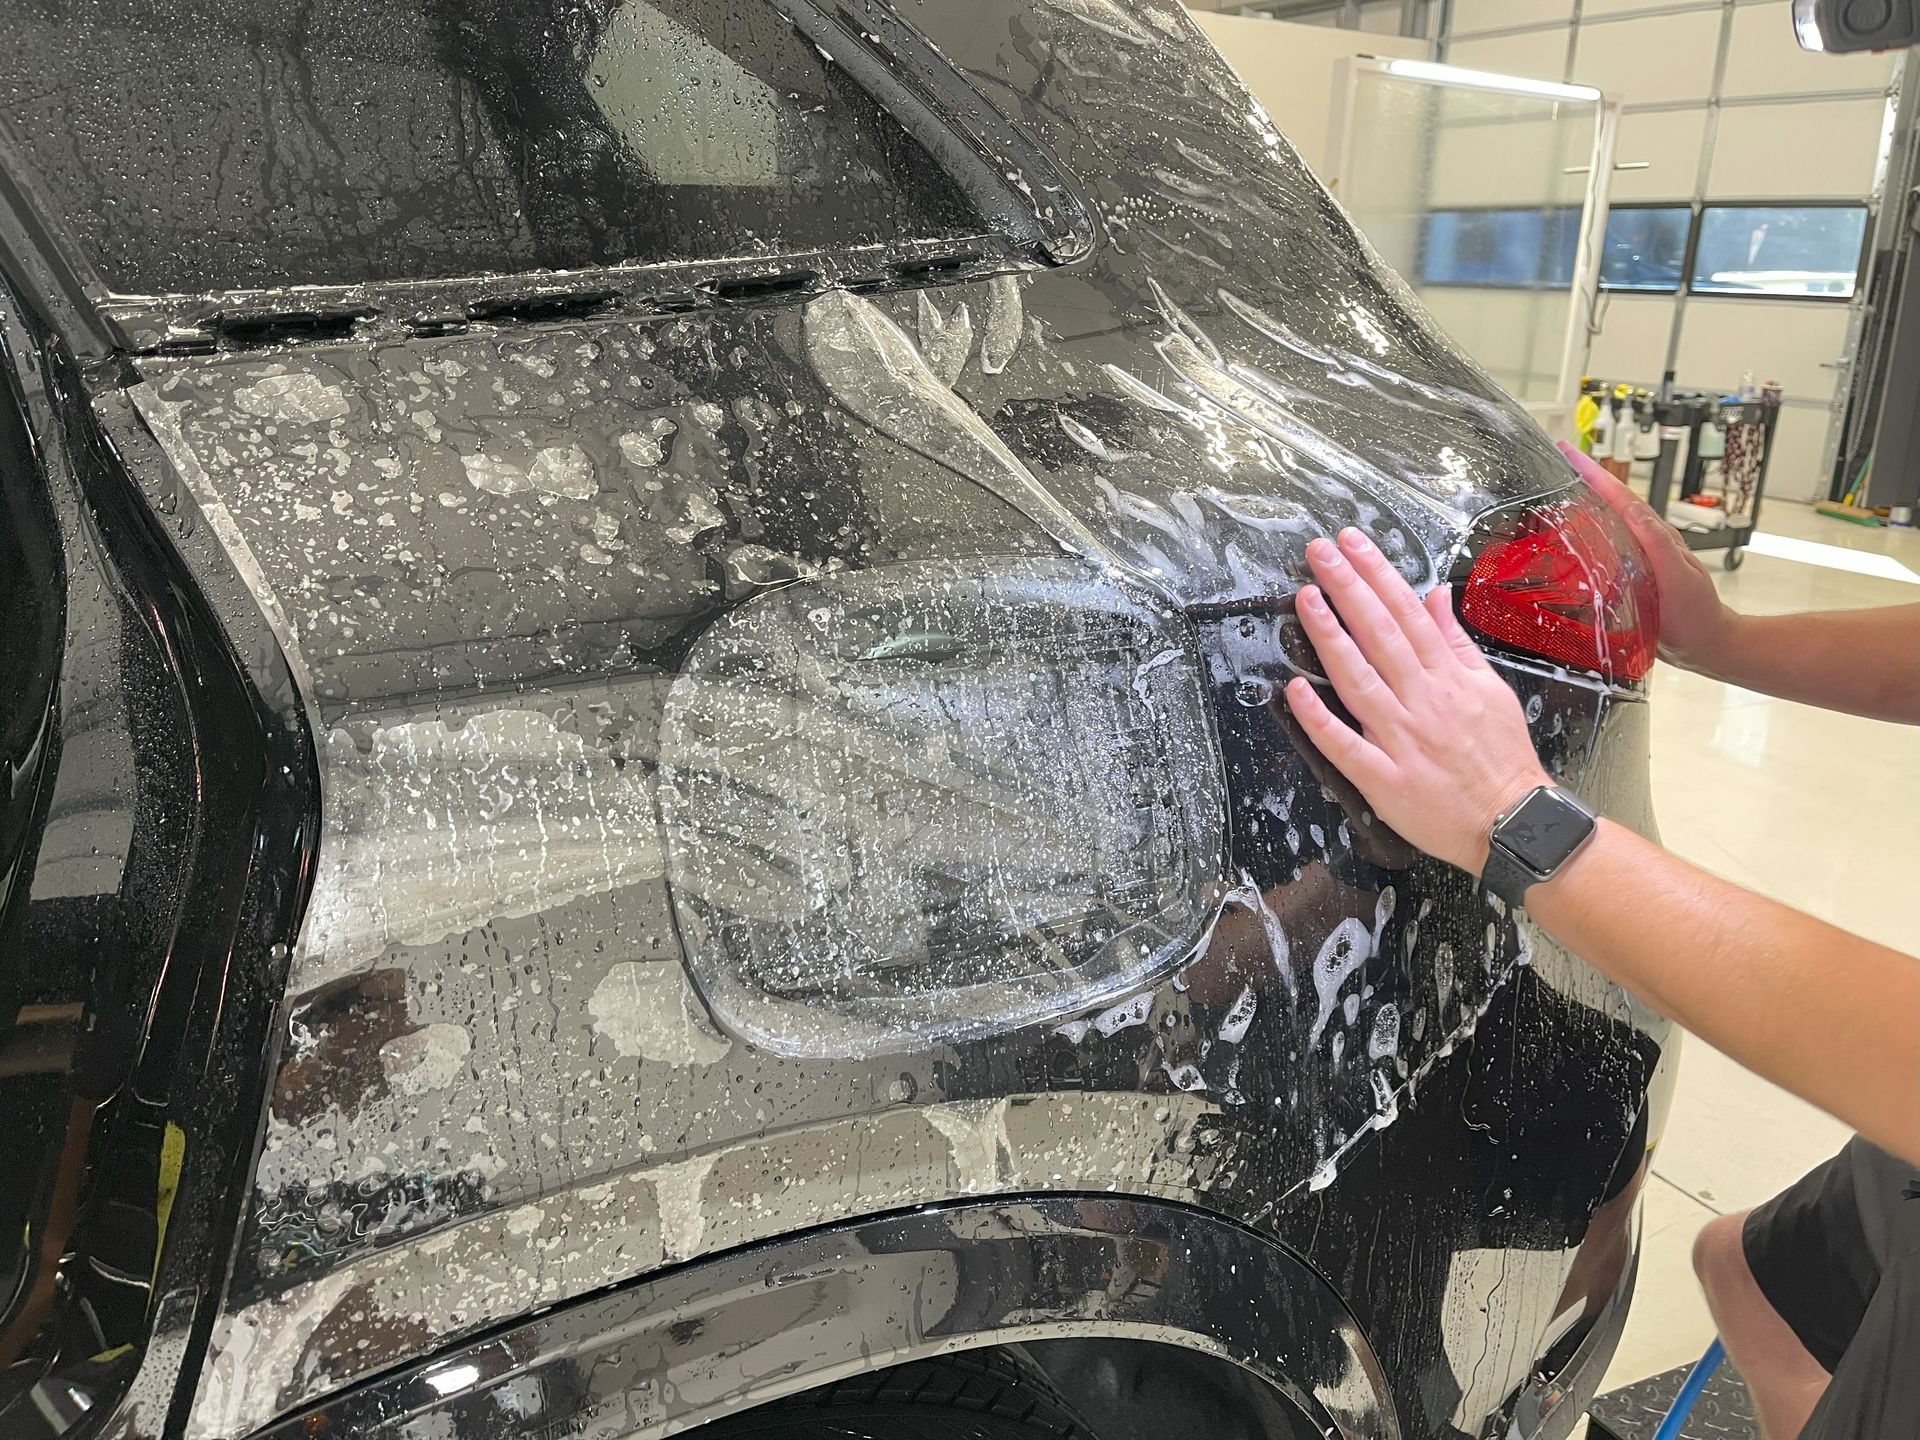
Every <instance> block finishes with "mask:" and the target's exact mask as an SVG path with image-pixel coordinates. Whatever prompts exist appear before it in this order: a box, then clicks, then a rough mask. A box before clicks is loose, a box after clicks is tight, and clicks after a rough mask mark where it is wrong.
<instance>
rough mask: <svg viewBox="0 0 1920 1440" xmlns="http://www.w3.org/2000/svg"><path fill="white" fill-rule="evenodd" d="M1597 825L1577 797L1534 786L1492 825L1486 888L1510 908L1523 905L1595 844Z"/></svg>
mask: <svg viewBox="0 0 1920 1440" xmlns="http://www.w3.org/2000/svg"><path fill="white" fill-rule="evenodd" d="M1598 822H1599V817H1598V816H1596V815H1595V814H1594V813H1593V811H1591V810H1589V809H1588V808H1587V807H1586V806H1585V805H1583V804H1581V803H1580V798H1579V797H1578V796H1577V795H1575V794H1574V793H1573V792H1572V791H1570V790H1562V789H1559V788H1558V787H1557V786H1553V785H1539V786H1535V787H1534V788H1533V789H1532V790H1529V791H1528V792H1527V793H1526V794H1525V795H1524V796H1522V797H1521V799H1520V803H1519V804H1517V805H1515V806H1514V807H1513V808H1512V809H1511V810H1509V811H1507V813H1506V814H1504V815H1502V816H1501V817H1500V818H1499V819H1498V820H1496V821H1494V822H1493V833H1492V835H1491V836H1489V837H1488V845H1487V868H1486V869H1485V870H1484V871H1482V872H1481V875H1480V883H1481V885H1483V886H1484V887H1485V888H1486V889H1487V891H1488V892H1489V893H1491V894H1494V895H1498V896H1499V897H1500V898H1501V899H1502V900H1504V901H1506V902H1507V904H1509V905H1524V904H1525V903H1526V900H1527V891H1528V890H1530V889H1531V888H1532V887H1533V886H1535V885H1538V884H1539V883H1540V882H1541V881H1542V880H1551V879H1552V878H1553V877H1554V876H1555V875H1556V874H1558V873H1559V872H1560V869H1561V867H1563V866H1564V865H1565V864H1566V863H1567V862H1568V861H1569V860H1571V859H1572V858H1573V857H1574V856H1575V855H1577V854H1578V853H1579V852H1580V847H1581V846H1583V845H1585V844H1586V843H1587V842H1588V841H1589V840H1591V839H1593V832H1594V828H1595V826H1596V825H1597V824H1598Z"/></svg>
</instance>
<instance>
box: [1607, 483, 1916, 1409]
mask: <svg viewBox="0 0 1920 1440" xmlns="http://www.w3.org/2000/svg"><path fill="white" fill-rule="evenodd" d="M1762 519H1763V524H1762V526H1761V529H1762V530H1763V531H1765V532H1767V534H1765V535H1762V536H1761V537H1759V538H1758V541H1757V544H1758V545H1761V546H1764V547H1765V550H1766V551H1768V552H1772V553H1761V552H1760V551H1759V550H1758V549H1756V551H1755V552H1754V553H1752V554H1750V555H1749V556H1748V558H1747V560H1746V563H1745V564H1744V565H1743V566H1742V567H1741V568H1740V569H1739V570H1737V571H1735V572H1733V573H1732V574H1725V573H1723V572H1722V571H1721V570H1720V568H1719V564H1718V559H1717V557H1710V559H1711V560H1712V565H1711V568H1712V569H1713V571H1714V574H1715V575H1716V576H1717V577H1718V580H1719V585H1720V593H1721V594H1722V595H1723V596H1724V597H1725V598H1726V600H1727V601H1728V603H1729V604H1731V605H1733V606H1734V607H1735V608H1736V609H1739V610H1743V611H1749V612H1755V613H1764V614H1778V613H1784V612H1788V611H1796V610H1816V609H1818V610H1826V609H1851V608H1856V607H1863V606H1869V605H1898V604H1909V603H1912V602H1915V601H1920V531H1915V530H1909V529H1900V530H1890V529H1881V530H1868V529H1864V528H1862V527H1859V526H1854V525H1849V524H1847V523H1845V522H1844V521H1839V520H1832V519H1829V518H1827V517H1825V516H1821V515H1817V514H1815V513H1814V512H1813V511H1812V510H1811V509H1808V508H1805V507H1802V506H1797V505H1788V504H1774V505H1772V506H1769V507H1768V508H1767V509H1766V510H1765V511H1764V512H1763V516H1762ZM1769 537H1773V538H1769ZM1808 542H1811V544H1809V543H1808ZM1860 568H1866V569H1869V570H1874V571H1878V572H1880V573H1878V574H1862V573H1859V569H1860ZM1902 663H1906V664H1916V663H1920V656H1907V657H1904V659H1903V661H1902ZM1653 787H1654V802H1655V809H1656V812H1657V814H1658V817H1659V823H1660V830H1661V838H1662V839H1663V840H1664V841H1665V842H1666V843H1667V844H1668V845H1669V846H1670V847H1671V848H1673V849H1674V850H1675V851H1677V852H1678V853H1679V854H1681V855H1684V856H1686V857H1687V858H1688V859H1689V860H1692V861H1693V862H1694V863H1696V864H1698V865H1701V866H1703V867H1705V868H1706V869H1709V870H1712V871H1715V872H1716V873H1718V874H1720V875H1724V876H1726V877H1727V878H1728V879H1730V880H1735V881H1738V882H1739V883H1741V884H1743V885H1747V886H1749V887H1751V888H1753V889H1755V890H1758V891H1760V892H1761V893H1763V894H1766V895H1771V896H1773V897H1774V898H1775V899H1777V900H1781V901H1784V902H1785V903H1787V904H1789V905H1794V906H1797V907H1798V908H1800V909H1802V910H1806V911H1809V912H1811V913H1812V914H1814V915H1818V916H1820V917H1821V918H1823V919H1825V920H1829V921H1831V922H1833V923H1834V924H1836V925H1841V926H1844V927H1846V928H1847V929H1849V930H1853V931H1856V932H1858V933H1860V934H1863V935H1867V936H1870V937H1872V938H1873V939H1875V940H1878V941H1880V942H1882V943H1883V944H1887V945H1892V946H1895V947H1896V948H1898V949H1901V950H1904V951H1906V952H1908V953H1909V954H1920V905H1917V904H1916V903H1915V889H1914V877H1915V876H1916V875H1920V728H1911V727H1902V726H1895V725H1888V724H1882V723H1879V722H1875V721H1872V720H1859V719H1855V718H1852V717H1850V716H1842V715H1833V714H1828V713H1825V712H1822V711H1819V710H1814V709H1811V708H1809V707H1806V706H1803V705H1793V704H1788V703H1786V702H1784V701H1780V700H1772V699H1769V698H1767V697H1765V696H1762V695H1755V694H1752V693H1751V692H1749V691H1745V690H1739V689H1736V688H1734V687H1732V686H1729V685H1722V684H1719V683H1717V682H1715V681H1711V680H1703V679H1701V678H1699V677H1698V676H1695V675H1689V674H1686V673H1683V672H1680V671H1676V670H1673V669H1671V668H1669V667H1667V666H1664V665H1663V666H1661V667H1660V670H1659V672H1658V674H1657V676H1656V679H1655V688H1654V693H1653ZM1846 1136H1847V1131H1846V1130H1845V1128H1844V1127H1843V1126H1841V1125H1840V1124H1839V1123H1838V1122H1836V1121H1834V1120H1831V1119H1829V1118H1828V1117H1827V1116H1825V1115H1823V1114H1821V1113H1820V1112H1819V1111H1817V1110H1815V1109H1813V1108H1812V1107H1811V1106H1809V1105H1806V1104H1804V1103H1802V1102H1801V1101H1799V1100H1796V1099H1794V1098H1793V1097H1792V1096H1790V1095H1788V1094H1786V1093H1785V1092H1784V1091H1781V1090H1779V1089H1776V1088H1775V1087H1773V1086H1772V1085H1769V1084H1767V1083H1766V1082H1765V1081H1763V1080H1761V1079H1759V1078H1757V1077H1756V1076H1754V1075H1752V1074H1750V1073H1749V1072H1747V1071H1745V1070H1743V1069H1741V1067H1739V1066H1738V1065H1735V1064H1734V1063H1733V1062H1732V1061H1730V1060H1727V1059H1724V1058H1723V1057H1721V1056H1720V1055H1718V1054H1716V1053H1715V1052H1714V1051H1712V1050H1709V1049H1708V1048H1707V1047H1706V1046H1705V1045H1702V1044H1700V1043H1699V1042H1697V1041H1695V1042H1690V1043H1688V1045H1687V1046H1686V1048H1685V1050H1684V1051H1683V1054H1682V1058H1681V1062H1680V1076H1679V1089H1678V1094H1677V1098H1676V1101H1675V1105H1674V1111H1673V1118H1672V1122H1671V1124H1670V1126H1669V1128H1668V1130H1667V1134H1666V1138H1665V1140H1664V1142H1663V1143H1662V1144H1661V1146H1660V1149H1659V1151H1658V1153H1657V1154H1656V1155H1655V1157H1654V1164H1653V1177H1652V1179H1651V1180H1650V1181H1649V1184H1648V1190H1647V1201H1646V1211H1645V1217H1644V1225H1645V1229H1644V1232H1643V1237H1644V1238H1643V1258H1642V1261H1641V1269H1640V1285H1639V1292H1638V1295H1637V1298H1636V1299H1635V1301H1634V1308H1633V1312H1632V1314H1631V1317H1630V1318H1629V1320H1628V1324H1627V1331H1626V1335H1625V1338H1624V1339H1623V1341H1622V1343H1621V1346H1620V1350H1619V1353H1618V1355H1617V1356H1616V1358H1615V1360H1614V1363H1613V1368H1612V1370H1611V1371H1610V1372H1609V1374H1608V1377H1607V1381H1606V1385H1605V1388H1608V1389H1611V1388H1613V1387H1614V1386H1617V1385H1622V1384H1625V1383H1627V1382H1628V1381H1631V1380H1635V1379H1638V1378H1640V1377H1642V1376H1645V1375H1650V1374H1653V1373H1656V1372H1658V1371H1661V1370H1667V1369H1671V1368H1672V1367H1674V1366H1676V1365H1681V1364H1685V1363H1687V1362H1689V1361H1691V1360H1693V1359H1696V1358H1698V1356H1699V1355H1700V1353H1701V1352H1702V1351H1703V1350H1704V1349H1705V1348H1706V1346H1707V1343H1708V1341H1709V1340H1711V1339H1712V1338H1713V1329H1712V1325H1711V1323H1710V1321H1709V1320H1708V1318H1707V1311H1706V1306H1705V1304H1704V1302H1703V1301H1702V1300H1701V1298H1700V1293H1699V1290H1698V1288H1697V1287H1696V1285H1695V1284H1694V1278H1693V1271H1692V1267H1691V1261H1690V1252H1691V1248H1692V1244H1693V1237H1694V1234H1695V1232H1697V1231H1698V1230H1699V1229H1700V1227H1701V1226H1702V1225H1703V1224H1705V1223H1706V1222H1707V1220H1709V1219H1710V1218H1711V1217H1712V1216H1714V1215H1716V1214H1725V1213H1728V1212H1731V1211H1737V1210H1742V1209H1745V1208H1747V1207H1748V1206H1751V1205H1754V1204H1756V1203H1757V1202H1759V1201H1761V1200H1763V1199H1765V1198H1766V1197H1767V1196H1769V1195H1771V1194H1773V1193H1774V1192H1775V1191H1777V1190H1779V1189H1780V1188H1781V1187H1783V1186H1785V1185H1786V1184H1788V1183H1790V1182H1791V1181H1793V1180H1795V1179H1798V1178H1799V1176H1800V1175H1801V1174H1802V1173H1804V1172H1805V1171H1806V1170H1807V1169H1809V1168H1811V1167H1812V1166H1813V1165H1815V1164H1817V1163H1819V1162H1820V1161H1821V1160H1824V1159H1825V1158H1827V1156H1829V1155H1831V1154H1832V1153H1833V1152H1834V1151H1836V1150H1837V1149H1839V1147H1840V1145H1841V1144H1842V1143H1843V1142H1844V1140H1845V1139H1846Z"/></svg>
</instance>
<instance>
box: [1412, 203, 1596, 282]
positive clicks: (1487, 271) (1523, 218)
mask: <svg viewBox="0 0 1920 1440" xmlns="http://www.w3.org/2000/svg"><path fill="white" fill-rule="evenodd" d="M1423 242H1424V243H1423V244H1422V247H1421V257H1420V279H1421V283H1422V284H1426V285H1499V286H1514V287H1521V288H1527V289H1534V288H1542V287H1552V286H1560V285H1570V284H1572V283H1573V262H1574V256H1575V254H1576V252H1577V251H1578V249H1579V242H1580V212H1579V211H1577V210H1569V209H1565V208H1562V207H1558V206H1556V207H1553V208H1550V209H1544V210H1436V211H1434V212H1433V213H1432V214H1430V215H1428V216H1427V219H1426V231H1425V235H1424V237H1423Z"/></svg>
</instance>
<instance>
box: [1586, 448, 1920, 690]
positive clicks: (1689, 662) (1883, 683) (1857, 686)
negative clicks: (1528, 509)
mask: <svg viewBox="0 0 1920 1440" xmlns="http://www.w3.org/2000/svg"><path fill="white" fill-rule="evenodd" d="M1560 449H1561V452H1562V453H1563V454H1564V455H1566V457H1567V462H1568V463H1569V464H1570V465H1572V466H1573V468H1574V469H1575V470H1576V471H1577V472H1579V475H1580V478H1581V479H1582V480H1584V481H1585V482H1586V484H1587V487H1588V488H1589V489H1591V490H1592V491H1593V493H1594V494H1595V495H1596V496H1597V497H1599V499H1601V500H1602V501H1604V502H1605V503H1606V505H1607V507H1608V508H1609V509H1611V510H1612V511H1613V512H1614V513H1615V514H1616V515H1618V516H1619V517H1620V518H1621V520H1622V521H1624V522H1625V523H1626V526H1627V528H1628V529H1629V530H1631V531H1632V532H1633V535H1634V538H1635V539H1637V540H1638V541H1639V542H1640V544H1641V547H1642V548H1643V549H1644V550H1645V551H1646V552H1647V559H1648V561H1649V563H1651V565H1652V566H1653V575H1654V581H1655V584H1656V586H1657V587H1658V589H1659V591H1660V658H1661V659H1663V660H1666V661H1667V662H1669V663H1670V664H1674V665H1678V666H1680V667H1682V668H1683V669H1687V670H1693V671H1697V672H1698V673H1700V674H1702V675H1708V676H1711V677H1712V678H1713V679H1715V680H1724V681H1726V682H1727V683H1728V684H1730V685H1738V686H1740V687H1741V688H1742V689H1743V690H1758V691H1761V692H1762V693H1764V694H1768V695H1777V696H1779V697H1780V698H1781V699H1783V700H1798V701H1800V702H1801V703H1802V704H1806V705H1818V706H1820V707H1821V708H1823V709H1827V710H1845V711H1847V712H1849V713H1850V714H1854V715H1866V716H1870V717H1872V718H1873V719H1876V720H1898V721H1902V722H1904V723H1906V724H1909V725H1913V724H1920V605H1894V606H1886V607H1882V608H1879V609H1874V610H1835V611H1826V612H1822V613H1818V614H1809V615H1742V614H1739V613H1738V612H1737V611H1735V610H1733V609H1732V608H1731V607H1730V606H1728V605H1727V604H1726V603H1725V602H1723V601H1722V600H1721V599H1720V595H1719V592H1718V591H1716V590H1715V589H1714V584H1713V578H1712V577H1711V576H1710V575H1708V574H1707V571H1706V567H1705V566H1703V565H1702V564H1701V563H1700V559H1699V557H1698V556H1696V555H1695V554H1694V553H1693V552H1692V551H1691V550H1689V549H1688V548H1687V542H1686V541H1685V539H1683V538H1682V537H1681V534H1680V532H1679V531H1678V530H1675V529H1674V528H1673V527H1672V526H1671V525H1669V524H1667V522H1666V521H1665V520H1663V519H1661V518H1660V517H1659V516H1658V515H1656V514H1655V513H1654V512H1653V508H1652V507H1651V506H1649V505H1648V504H1647V503H1646V501H1644V500H1642V499H1641V498H1640V497H1639V496H1638V495H1636V494H1634V493H1633V491H1632V490H1631V489H1629V488H1628V487H1627V486H1625V485H1623V484H1621V483H1620V482H1619V481H1618V480H1616V479H1615V478H1614V477H1613V476H1611V475H1609V474H1608V473H1607V472H1606V471H1605V470H1603V469H1601V468H1600V466H1599V465H1597V464H1595V463H1594V461H1593V460H1592V459H1591V458H1590V457H1588V456H1586V455H1582V454H1581V453H1580V452H1579V451H1578V450H1576V449H1574V448H1573V447H1572V446H1571V445H1565V444H1563V445H1561V447H1560Z"/></svg>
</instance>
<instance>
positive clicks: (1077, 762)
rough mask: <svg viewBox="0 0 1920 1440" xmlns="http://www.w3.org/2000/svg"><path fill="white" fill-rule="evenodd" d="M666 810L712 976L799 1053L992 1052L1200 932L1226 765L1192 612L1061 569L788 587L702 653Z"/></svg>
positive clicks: (906, 574) (955, 572)
mask: <svg viewBox="0 0 1920 1440" xmlns="http://www.w3.org/2000/svg"><path fill="white" fill-rule="evenodd" d="M660 803H661V810H662V818H663V820H664V822H665V833H666V835H667V843H668V852H669V854H668V862H669V869H668V876H669V881H670V883H671V885H672V887H673V894H674V901H675V906H676V910H677V912H678V915H679V917H680V922H681V933H682V937H683V939H684V941H685V943H686V946H687V951H688V957H689V960H690V962H691V964H692V967H693V972H694V976H695V978H696V980H697V981H698V983H699V985H700V987H701V989H702V990H703V991H704V992H705V995H706V998H707V1000H708V1001H709V1003H710V1004H711V1005H712V1006H713V1008H714V1011H715V1014H716V1016H717V1018H719V1019H720V1020H721V1022H722V1023H723V1024H725V1025H726V1026H727V1027H728V1028H729V1029H731V1030H734V1031H735V1032H737V1033H739V1034H741V1035H743V1036H745V1037H746V1038H748V1039H749V1040H751V1041H753V1042H754V1043H756V1044H758V1045H760V1046H762V1047H763V1048H765V1049H768V1050H772V1051H774V1052H776V1053H779V1054H787V1055H813V1056H823V1057H825V1056H834V1055H846V1056H852V1055H873V1054H883V1053H892V1052H894V1051H897V1050H898V1049H899V1048H900V1047H901V1046H902V1045H903V1044H924V1043H929V1042H933V1041H942V1040H952V1039H958V1038H963V1037H975V1036H984V1035H990V1034H995V1033H1001V1032H1004V1031H1007V1030H1011V1029H1015V1028H1017V1027H1019V1026H1021V1025H1023V1024H1027V1023H1031V1022H1032V1021H1034V1020H1036V1019H1041V1018H1046V1017H1049V1016H1057V1015H1061V1014H1065V1013H1068V1012H1070V1011H1072V1010H1075V1009H1078V1008H1081V1007H1084V1006H1086V1005H1088V1004H1092V1003H1095V1002H1098V1001H1101V1000H1104V999H1107V998H1109V997H1111V996H1113V995H1116V994H1118V993H1119V992H1121V991H1123V990H1125V989H1127V988H1130V987H1132V986H1135V985H1137V984H1140V983H1142V982H1144V981H1147V980H1150V979H1153V978H1155V974H1156V972H1158V971H1162V970H1164V969H1166V968H1168V967H1169V966H1171V965H1172V964H1174V963H1177V962H1178V961H1179V960H1180V959H1181V958H1182V957H1184V956H1185V955H1186V954H1188V953H1189V951H1190V948H1191V945H1192V943H1193V941H1194V939H1195V937H1196V936H1197V935H1198V933H1199V932H1200V929H1201V927H1202V924H1203V920H1204V915H1205V910H1206V902H1207V898H1208V890H1209V885H1210V882H1211V880H1212V878H1213V877H1214V876H1215V875H1216V874H1217V873H1218V867H1219V864H1220V859H1221V854H1222V846H1223V843H1224V842H1223V836H1222V814H1223V807H1224V801H1223V798H1222V795H1221V768H1220V761H1219V759H1218V756H1217V754H1216V751H1215V747H1214V745H1213V742H1212V738H1211V735H1210V732H1209V730H1208V725H1207V720H1206V716H1205V714H1204V711H1203V705H1202V696H1201V689H1200V670H1199V664H1198V662H1197V660H1196V658H1195V656H1194V653H1193V651H1192V649H1191V647H1190V645H1189V642H1188V638H1187V635H1186V633H1185V628H1184V626H1183V624H1182V623H1181V622H1180V620H1179V618H1178V617H1177V616H1175V615H1173V614H1170V613H1169V612H1168V611H1167V610H1166V609H1165V608H1164V607H1158V606H1155V605H1153V604H1151V603H1150V602H1148V601H1147V600H1145V599H1144V598H1143V597H1141V596H1138V595H1136V594H1132V593H1129V592H1128V591H1127V590H1124V589H1122V588H1120V587H1119V586H1117V585H1115V584H1113V583H1112V582H1111V581H1108V580H1105V579H1103V578H1098V577H1095V576H1092V575H1090V574H1089V572H1087V571H1086V570H1084V569H1083V568H1081V567H1078V566H1075V565H1072V564H1070V563H1068V562H1065V561H1031V562H1008V563H1003V564H1001V565H998V566H995V565H992V564H991V563H986V562H982V563H978V564H975V565H972V566H967V567H955V566H950V565H945V564H939V563H926V564H919V565H911V566H903V567H897V568H892V569H885V570H871V571H863V572H856V573H852V574H844V575H837V576H832V577H828V578H826V579H822V580H819V581H814V582H809V583H803V584H798V585H793V586H789V587H787V588H786V589H783V590H780V591H778V592H775V593H772V594H769V595H765V596H763V597H761V598H760V599H759V600H758V601H757V602H756V603H754V604H752V605H749V606H745V607H743V608H742V609H740V610H738V611H736V612H734V613H733V614H732V615H731V616H729V617H728V618H727V619H726V620H725V621H723V622H722V623H721V624H719V625H718V626H716V627H715V628H714V629H713V630H712V631H710V632H709V633H708V634H707V635H706V636H704V637H703V638H702V640H701V641H700V643H699V644H698V645H697V646H696V647H695V649H694V652H693V654H692V656H691V657H690V658H689V660H688V663H687V666H686V668H685V670H684V671H683V672H682V674H681V676H680V677H679V679H678V680H677V681H676V682H675V684H674V687H673V690H672V692H671V694H670V695H669V697H668V701H667V708H666V715H665V722H664V726H663V733H662V741H661V787H660Z"/></svg>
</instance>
